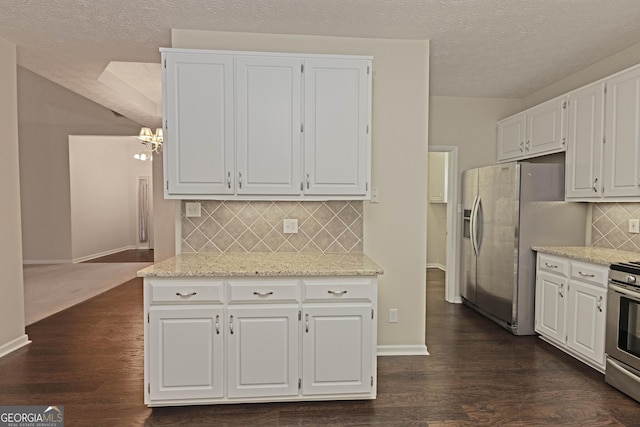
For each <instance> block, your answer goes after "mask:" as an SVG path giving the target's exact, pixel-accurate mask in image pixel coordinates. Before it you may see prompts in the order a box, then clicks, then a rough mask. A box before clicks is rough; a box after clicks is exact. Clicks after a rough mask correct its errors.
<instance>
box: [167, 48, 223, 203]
mask: <svg viewBox="0 0 640 427" xmlns="http://www.w3.org/2000/svg"><path fill="white" fill-rule="evenodd" d="M163 77H164V78H163V87H164V103H163V106H164V118H165V126H166V127H165V129H164V136H165V139H164V147H163V150H164V154H163V156H164V162H165V163H164V167H165V169H164V172H165V180H166V181H167V183H166V185H165V197H168V198H171V196H172V195H173V196H175V195H180V194H214V193H215V194H233V191H234V189H233V187H232V185H231V182H230V179H231V177H232V175H233V161H234V153H233V150H234V129H233V128H234V121H233V120H234V119H233V58H232V57H229V56H212V55H202V54H183V53H176V54H172V55H167V56H166V57H165V73H163Z"/></svg>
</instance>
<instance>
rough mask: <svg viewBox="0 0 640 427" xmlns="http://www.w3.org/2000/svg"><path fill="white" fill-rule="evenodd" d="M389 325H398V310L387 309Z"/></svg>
mask: <svg viewBox="0 0 640 427" xmlns="http://www.w3.org/2000/svg"><path fill="white" fill-rule="evenodd" d="M389 323H398V309H397V308H390V309H389Z"/></svg>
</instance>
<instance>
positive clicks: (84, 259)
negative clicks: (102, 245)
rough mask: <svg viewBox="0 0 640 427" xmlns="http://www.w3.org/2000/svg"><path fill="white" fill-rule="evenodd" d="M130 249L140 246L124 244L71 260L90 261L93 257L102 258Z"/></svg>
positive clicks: (76, 261) (77, 261) (75, 261)
mask: <svg viewBox="0 0 640 427" xmlns="http://www.w3.org/2000/svg"><path fill="white" fill-rule="evenodd" d="M130 249H138V247H137V246H136V245H129V246H124V247H122V248H118V249H110V250H108V251H104V252H100V253H99V254H92V255H87V256H83V257H80V258H74V259H73V260H72V261H71V262H73V263H74V264H77V263H79V262H85V261H89V260H92V259H95V258H100V257H103V256H107V255H113V254H117V253H118V252H122V251H128V250H130Z"/></svg>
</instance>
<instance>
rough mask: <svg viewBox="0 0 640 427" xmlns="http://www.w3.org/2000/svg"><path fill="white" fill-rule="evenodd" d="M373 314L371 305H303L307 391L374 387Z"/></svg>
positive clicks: (304, 386)
mask: <svg viewBox="0 0 640 427" xmlns="http://www.w3.org/2000/svg"><path fill="white" fill-rule="evenodd" d="M371 317H372V311H371V306H353V305H344V306H338V305H333V306H330V305H327V306H307V307H304V309H303V322H304V333H303V340H302V347H303V350H302V351H303V358H302V371H303V373H302V378H303V381H302V393H303V394H304V395H315V394H339V393H369V392H370V391H371V389H372V384H371V383H372V372H371V370H372V360H371V358H372V337H371V331H372V329H371V328H372V322H373V321H372V319H371Z"/></svg>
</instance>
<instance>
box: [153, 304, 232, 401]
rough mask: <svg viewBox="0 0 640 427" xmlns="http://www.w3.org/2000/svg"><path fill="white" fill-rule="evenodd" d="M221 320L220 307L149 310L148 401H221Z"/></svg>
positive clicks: (163, 307)
mask: <svg viewBox="0 0 640 427" xmlns="http://www.w3.org/2000/svg"><path fill="white" fill-rule="evenodd" d="M222 320H223V309H222V307H216V306H202V305H199V306H196V305H193V306H188V307H185V306H178V305H175V306H161V307H151V308H150V310H149V347H150V348H149V351H147V354H148V355H149V382H150V386H149V398H150V400H158V399H160V400H161V399H196V398H197V399H201V398H221V397H222V395H223V372H224V371H223V369H224V361H223V357H224V351H223V335H222V334H221V328H222V326H221V325H222Z"/></svg>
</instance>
